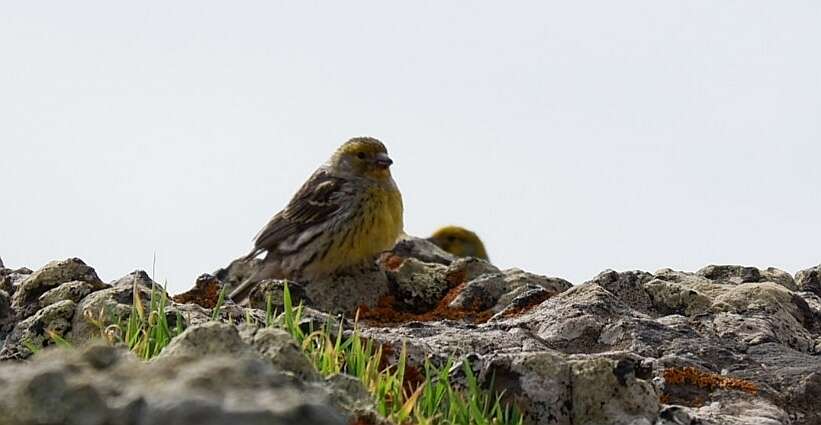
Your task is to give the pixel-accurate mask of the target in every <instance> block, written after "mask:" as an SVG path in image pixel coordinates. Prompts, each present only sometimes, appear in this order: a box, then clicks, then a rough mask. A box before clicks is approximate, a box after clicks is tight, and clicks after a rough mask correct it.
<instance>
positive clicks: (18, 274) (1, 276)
mask: <svg viewBox="0 0 821 425" xmlns="http://www.w3.org/2000/svg"><path fill="white" fill-rule="evenodd" d="M31 273H32V271H31V270H29V269H27V268H25V267H24V268H21V269H17V270H11V269H4V268H0V290H2V291H6V292H7V293H8V294H9V295H12V294H14V292H15V291H16V290H17V288H18V287H19V286H20V283H22V282H23V281H24V280H26V278H27V277H29V275H31Z"/></svg>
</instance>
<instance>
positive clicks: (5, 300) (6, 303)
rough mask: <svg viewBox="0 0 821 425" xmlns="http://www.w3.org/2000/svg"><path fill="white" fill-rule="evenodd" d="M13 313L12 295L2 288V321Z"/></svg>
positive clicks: (0, 318) (0, 319)
mask: <svg viewBox="0 0 821 425" xmlns="http://www.w3.org/2000/svg"><path fill="white" fill-rule="evenodd" d="M10 314H11V296H10V295H9V293H8V292H6V291H4V290H2V289H0V323H2V322H4V321H6V320H7V319H8V317H9V315H10Z"/></svg>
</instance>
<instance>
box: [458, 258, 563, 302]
mask: <svg viewBox="0 0 821 425" xmlns="http://www.w3.org/2000/svg"><path fill="white" fill-rule="evenodd" d="M454 264H457V263H454ZM451 267H453V266H451ZM571 286H572V285H571V284H570V282H568V281H566V280H564V279H560V278H555V277H546V276H539V275H536V274H533V273H528V272H525V271H522V270H519V269H510V270H505V271H504V272H498V273H492V272H491V273H485V274H481V275H479V276H478V277H476V278H474V279H472V280H470V281H468V283H467V284H466V285H465V287H464V289H463V290H462V292H460V293H459V295H457V296H456V298H454V299H453V301H451V302H450V307H452V308H463V309H471V310H485V309H493V310H494V311H495V312H497V313H498V312H499V311H501V310H502V309H504V308H506V307H508V306H509V305H510V304H511V303H513V300H514V299H515V298H517V297H519V296H521V295H522V294H523V293H525V292H527V291H530V290H532V289H535V288H542V289H543V290H544V291H540V294H543V296H542V298H541V300H540V302H541V301H544V300H546V299H548V298H550V297H552V296H554V295H556V294H558V293H561V292H564V291H566V290H567V289H569V288H570V287H571Z"/></svg>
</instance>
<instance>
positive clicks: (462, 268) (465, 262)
mask: <svg viewBox="0 0 821 425" xmlns="http://www.w3.org/2000/svg"><path fill="white" fill-rule="evenodd" d="M515 270H518V269H514V270H511V271H509V273H514V272H515ZM501 272H502V271H501V270H499V268H498V267H496V266H494V265H493V264H490V263H489V262H487V261H485V260H482V259H480V258H473V257H465V258H458V259H456V260H454V261H453V262H452V263H451V264H450V265H449V266H448V274H449V275H458V276H454V279H455V280H458V281H460V282H470V281H471V280H474V279H477V278H479V277H480V276H484V275H492V274H499V273H501Z"/></svg>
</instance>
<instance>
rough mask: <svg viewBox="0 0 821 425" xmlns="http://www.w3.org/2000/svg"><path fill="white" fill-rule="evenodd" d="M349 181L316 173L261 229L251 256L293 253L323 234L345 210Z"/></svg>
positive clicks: (323, 172) (321, 170)
mask: <svg viewBox="0 0 821 425" xmlns="http://www.w3.org/2000/svg"><path fill="white" fill-rule="evenodd" d="M344 186H345V180H343V179H341V178H339V177H334V176H331V175H329V174H328V172H327V171H325V170H324V169H320V170H318V171H317V172H315V173H314V174H313V175H312V176H311V177H310V178H309V179H308V181H307V182H305V184H304V185H302V187H301V188H300V189H299V191H298V192H297V193H296V194H295V195H294V197H293V198H292V199H291V202H289V203H288V205H287V206H286V207H285V209H283V210H282V211H280V212H279V213H277V214H276V215H275V216H274V217H273V218H271V221H269V222H268V224H266V225H265V227H263V228H262V230H260V232H259V233H258V234H257V236H256V238H255V240H256V243H255V247H254V251H252V252H251V254H250V255H249V257H253V256H256V255H257V254H259V253H260V252H262V251H266V250H267V251H274V252H278V253H281V254H288V253H292V252H294V251H296V250H298V249H300V248H301V247H302V246H304V245H305V244H306V243H309V242H310V241H311V240H313V238H315V237H316V236H318V235H319V233H320V232H321V230H322V229H324V226H322V224H323V223H325V222H328V221H329V220H330V219H331V218H332V217H334V216H335V215H336V214H337V213H338V212H339V210H340V208H341V207H342V203H343V202H344V196H340V195H341V194H342V192H343V191H344V189H345V188H344Z"/></svg>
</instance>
